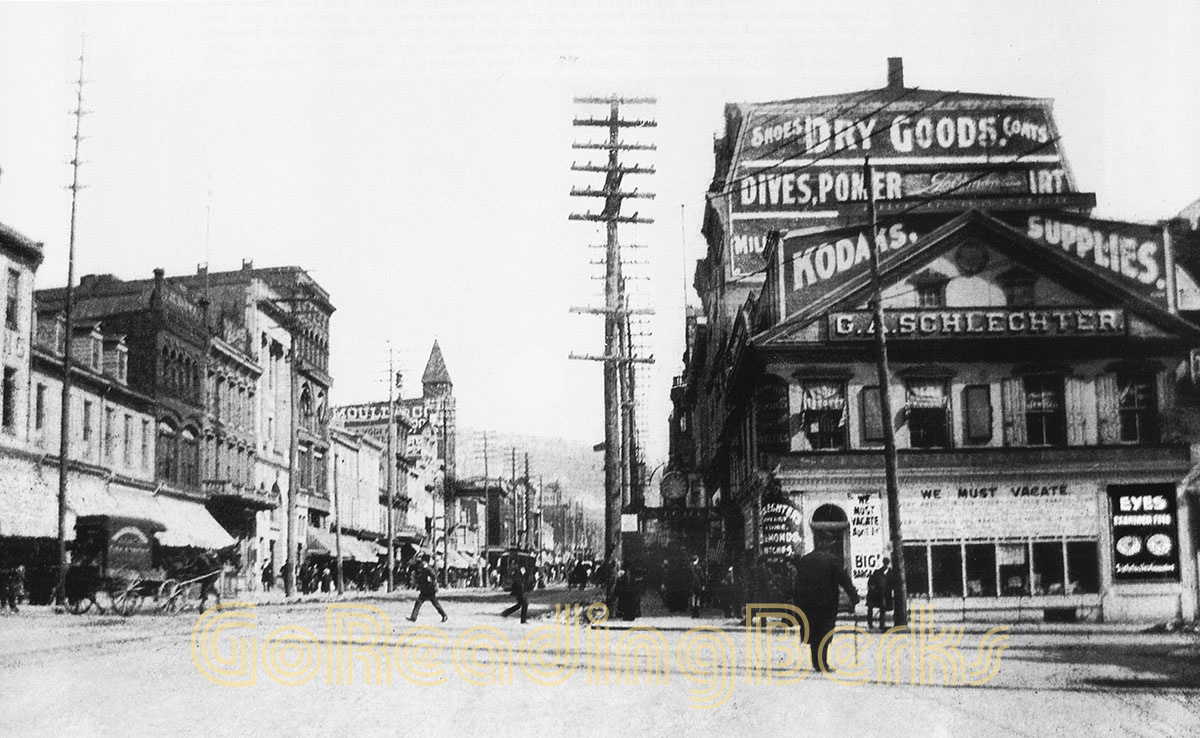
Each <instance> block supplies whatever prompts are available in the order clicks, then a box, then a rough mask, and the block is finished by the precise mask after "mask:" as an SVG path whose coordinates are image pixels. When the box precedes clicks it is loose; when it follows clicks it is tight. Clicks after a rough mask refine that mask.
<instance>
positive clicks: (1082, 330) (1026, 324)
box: [829, 308, 1126, 340]
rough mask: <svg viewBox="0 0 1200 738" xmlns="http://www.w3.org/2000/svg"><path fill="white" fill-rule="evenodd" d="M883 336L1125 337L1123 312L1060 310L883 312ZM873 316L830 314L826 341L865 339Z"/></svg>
mask: <svg viewBox="0 0 1200 738" xmlns="http://www.w3.org/2000/svg"><path fill="white" fill-rule="evenodd" d="M883 323H884V326H883V327H884V332H885V333H886V334H887V335H888V336H890V337H892V338H911V339H920V338H1006V337H1013V336H1037V337H1046V338H1060V337H1063V336H1092V337H1102V338H1110V337H1113V336H1120V335H1124V334H1125V326H1126V322H1125V311H1124V310H1097V309H1095V308H1061V309H1054V310H888V311H887V312H886V313H884V316H883ZM874 336H875V318H874V316H873V315H872V314H871V313H870V312H868V311H866V310H859V311H853V312H845V313H830V315H829V338H830V339H832V340H855V339H863V340H869V339H872V338H874Z"/></svg>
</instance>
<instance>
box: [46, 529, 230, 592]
mask: <svg viewBox="0 0 1200 738" xmlns="http://www.w3.org/2000/svg"><path fill="white" fill-rule="evenodd" d="M164 530H166V528H165V526H163V525H162V524H161V523H159V522H157V521H154V520H149V519H145V518H133V517H122V516H114V515H87V516H82V517H79V518H77V519H76V521H75V542H74V544H73V545H72V562H71V565H70V567H68V569H67V577H66V586H65V591H64V594H65V599H66V604H67V609H68V610H69V611H70V612H73V613H76V614H79V613H83V612H86V611H87V610H88V609H90V608H91V607H92V606H93V605H94V606H95V607H96V608H97V609H99V610H100V611H101V612H103V611H104V608H105V605H104V603H105V602H107V605H108V607H109V608H110V609H111V610H112V611H114V612H116V613H118V614H120V615H132V614H133V613H134V612H137V610H138V609H139V608H141V607H142V606H143V604H145V603H147V602H150V603H153V607H154V608H155V609H157V610H159V611H161V612H168V613H173V612H178V611H179V610H181V609H182V608H183V606H184V604H185V602H186V600H187V599H188V597H189V595H190V594H191V593H192V592H194V591H195V590H197V589H198V590H199V593H200V603H201V605H203V603H204V601H205V599H206V597H207V595H208V594H209V593H210V592H211V593H212V594H214V595H215V594H216V588H215V584H216V580H217V578H218V577H219V576H220V574H221V569H222V566H223V562H222V560H221V558H220V557H219V556H218V555H216V554H215V553H214V552H212V551H204V552H201V553H200V554H198V555H196V554H187V553H180V552H175V553H174V554H171V553H168V552H167V551H166V550H165V549H164V548H163V547H162V546H160V545H159V543H158V541H157V540H156V538H155V534H156V533H159V532H161V531H164ZM219 600H220V598H219V597H218V601H219Z"/></svg>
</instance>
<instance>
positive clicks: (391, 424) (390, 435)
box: [387, 346, 400, 592]
mask: <svg viewBox="0 0 1200 738" xmlns="http://www.w3.org/2000/svg"><path fill="white" fill-rule="evenodd" d="M399 384H400V376H399V375H398V374H396V366H395V364H394V363H393V361H392V347H391V346H388V430H387V460H388V463H387V591H388V592H391V591H393V590H394V589H395V588H396V523H395V517H396V510H395V506H396V401H395V399H394V396H393V393H392V390H393V389H398V385H399Z"/></svg>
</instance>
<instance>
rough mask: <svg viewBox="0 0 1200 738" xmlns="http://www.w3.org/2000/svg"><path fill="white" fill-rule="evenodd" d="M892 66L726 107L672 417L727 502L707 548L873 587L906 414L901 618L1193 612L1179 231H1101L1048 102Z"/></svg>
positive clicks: (705, 497)
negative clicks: (928, 607)
mask: <svg viewBox="0 0 1200 738" xmlns="http://www.w3.org/2000/svg"><path fill="white" fill-rule="evenodd" d="M891 71H892V76H891V79H890V84H889V85H888V86H887V87H884V88H881V89H878V90H868V91H863V92H857V93H852V94H847V95H831V96H823V97H818V98H804V99H797V100H787V101H780V102H773V103H764V104H739V105H729V106H727V110H726V121H727V127H726V132H725V136H724V138H723V139H721V140H719V141H717V143H716V150H717V166H716V174H715V177H714V181H713V185H712V189H711V191H710V193H709V198H708V211H707V214H706V218H705V231H704V232H705V235H706V237H707V239H708V245H709V250H708V254H707V256H706V258H705V259H703V260H702V261H701V262H700V263H699V265H698V268H697V276H696V289H697V291H698V292H699V294H700V297H701V301H702V303H703V310H702V314H700V315H690V316H689V319H688V325H687V334H688V336H687V338H688V341H687V352H686V354H685V361H686V368H685V371H684V373H683V374H682V375H681V376H680V377H679V378H678V379H677V380H676V383H675V387H674V389H673V391H672V398H673V401H674V411H673V414H672V419H671V422H672V428H671V439H672V452H671V464H672V466H673V471H679V472H681V473H682V474H683V475H684V478H685V479H690V480H691V485H690V487H691V490H690V491H691V492H693V493H695V492H696V491H698V492H699V494H698V495H696V497H698V498H699V499H695V500H693V502H694V503H695V504H700V505H711V506H714V507H716V508H717V509H718V510H719V511H720V515H721V527H720V533H719V534H718V535H717V536H715V537H714V540H713V541H711V543H712V545H713V548H714V549H715V550H718V551H722V552H723V556H724V557H725V559H726V561H727V562H728V563H732V564H735V565H737V566H739V567H741V568H742V569H743V571H744V572H745V573H747V574H749V573H750V572H751V570H752V569H753V568H754V567H758V568H759V569H760V570H766V571H767V573H768V574H769V570H770V569H771V568H772V567H773V566H775V563H774V562H776V561H779V560H781V559H786V558H789V557H792V556H795V555H798V554H800V553H803V552H805V551H808V550H810V549H811V548H812V547H813V545H814V541H815V540H817V539H820V538H827V539H828V540H829V541H830V542H831V543H833V544H834V546H835V549H836V550H837V551H838V553H839V555H840V556H841V558H842V561H843V563H844V565H845V566H846V568H847V569H849V570H850V572H851V574H852V576H853V578H854V580H855V581H856V582H857V584H858V586H859V588H860V590H861V589H863V588H864V587H865V580H866V577H867V576H868V574H869V573H870V572H871V571H872V570H874V569H875V568H877V567H878V566H879V563H880V561H881V559H882V558H883V557H885V556H888V555H890V552H889V548H888V546H889V540H890V536H891V526H892V525H893V524H896V523H897V521H894V520H892V519H890V518H889V516H888V514H887V509H888V506H887V499H886V497H887V496H886V494H885V456H884V449H883V446H884V440H885V430H886V428H887V427H888V426H889V425H890V426H891V428H892V429H893V431H894V435H895V440H896V445H897V447H898V449H899V450H898V454H897V457H898V469H899V471H898V478H899V483H898V486H899V503H900V504H899V510H900V515H899V518H898V522H899V524H900V525H901V528H900V530H901V532H902V534H903V539H904V547H903V555H902V559H903V561H902V564H903V570H904V573H905V578H906V580H907V588H908V592H909V597H910V602H911V601H929V602H930V603H932V604H934V605H936V606H937V607H938V608H939V610H941V611H943V612H944V611H948V610H950V611H954V612H956V613H961V614H962V615H963V616H964V617H972V616H978V617H984V616H993V615H995V614H996V613H1003V617H1006V618H1011V617H1036V618H1043V617H1045V618H1047V619H1051V618H1063V619H1091V620H1096V619H1105V620H1139V619H1168V618H1173V617H1180V616H1182V617H1187V618H1193V617H1195V616H1196V611H1197V598H1196V593H1197V584H1196V582H1197V579H1196V576H1197V575H1196V557H1195V550H1196V549H1195V543H1194V540H1193V536H1194V535H1195V530H1194V529H1193V527H1192V525H1191V524H1190V523H1189V520H1191V517H1192V515H1193V512H1192V509H1193V507H1194V506H1195V504H1196V502H1195V496H1194V493H1192V492H1190V491H1189V490H1190V487H1191V481H1190V480H1191V479H1192V478H1193V477H1194V476H1196V475H1195V474H1192V473H1191V470H1192V468H1193V464H1194V463H1195V459H1194V458H1193V454H1192V452H1191V449H1190V447H1189V441H1191V440H1192V439H1195V438H1197V430H1198V426H1197V424H1196V422H1195V419H1194V416H1195V413H1194V409H1193V407H1192V406H1190V404H1189V402H1188V401H1185V400H1183V399H1181V398H1185V397H1186V398H1190V397H1194V396H1195V395H1194V392H1195V390H1194V385H1193V382H1194V380H1195V370H1194V368H1192V364H1189V355H1190V354H1189V352H1190V351H1192V349H1193V348H1194V347H1196V346H1197V345H1200V344H1198V342H1200V328H1198V327H1197V324H1196V323H1195V322H1194V321H1193V320H1191V319H1189V311H1188V305H1186V304H1181V298H1180V296H1181V295H1185V294H1191V293H1194V291H1195V284H1194V281H1193V279H1192V277H1191V275H1190V274H1189V272H1188V271H1187V270H1186V269H1181V268H1179V266H1178V265H1177V263H1176V261H1177V260H1176V257H1175V252H1176V250H1177V249H1178V248H1179V246H1180V245H1179V243H1178V241H1179V238H1178V236H1177V230H1178V229H1176V228H1175V227H1174V226H1173V225H1172V224H1170V223H1164V224H1156V225H1148V226H1147V225H1138V224H1132V223H1121V222H1116V221H1105V220H1099V219H1095V218H1091V217H1090V211H1091V208H1092V207H1093V206H1094V204H1095V197H1094V196H1093V195H1090V194H1088V193H1080V192H1077V190H1076V187H1075V182H1074V180H1073V177H1072V175H1071V170H1070V168H1069V165H1068V163H1067V161H1066V159H1065V157H1064V156H1063V154H1062V150H1061V146H1060V143H1059V140H1058V135H1057V132H1056V129H1055V126H1054V120H1053V115H1052V105H1051V103H1050V101H1048V100H1039V99H1030V98H1022V97H1010V96H1002V95H990V94H989V95H980V94H967V93H947V92H937V91H928V90H917V89H915V88H908V87H905V86H904V83H903V80H902V71H901V70H900V69H899V66H898V64H897V63H895V62H893V68H892V70H891ZM864 154H869V155H870V156H869V159H870V161H871V162H872V167H873V168H872V169H869V170H868V169H865V168H864V159H865V158H866V157H864ZM868 199H873V200H874V201H875V203H876V207H877V210H878V221H877V223H876V224H875V227H874V228H872V227H871V223H870V220H869V215H868V210H867V208H866V204H867V200H868ZM872 251H877V252H878V253H879V254H880V262H881V266H880V284H881V285H882V289H881V303H882V309H883V327H884V330H885V333H886V335H887V347H888V353H889V358H890V372H889V374H888V376H887V378H886V384H882V385H881V382H880V374H879V373H878V372H877V367H876V357H877V351H876V345H875V342H874V332H875V319H876V318H875V313H874V310H875V302H874V293H873V280H872V278H871V254H872ZM885 395H886V398H887V400H888V403H886V404H885V403H884V402H883V397H884V396H885ZM1191 402H1194V400H1192V401H1191ZM889 406H890V408H891V414H890V415H886V414H885V413H884V408H886V407H889ZM687 491H688V490H686V489H685V493H686V492H687Z"/></svg>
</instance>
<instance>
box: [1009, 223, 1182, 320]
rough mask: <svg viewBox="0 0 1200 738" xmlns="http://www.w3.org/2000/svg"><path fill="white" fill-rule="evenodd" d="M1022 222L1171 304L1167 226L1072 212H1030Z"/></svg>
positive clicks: (1050, 243) (1040, 238)
mask: <svg viewBox="0 0 1200 738" xmlns="http://www.w3.org/2000/svg"><path fill="white" fill-rule="evenodd" d="M1020 226H1021V227H1022V228H1023V230H1024V232H1025V235H1026V236H1027V237H1029V238H1031V239H1032V240H1034V241H1037V242H1038V243H1040V244H1042V245H1044V246H1046V247H1048V248H1052V249H1055V250H1057V251H1059V252H1061V253H1063V254H1066V255H1068V256H1071V257H1073V258H1074V259H1076V260H1078V261H1079V263H1080V264H1083V265H1084V266H1086V267H1088V268H1089V269H1094V270H1096V271H1099V272H1102V273H1103V274H1105V275H1107V276H1109V277H1112V278H1113V279H1116V280H1117V281H1118V282H1121V283H1122V284H1123V285H1125V286H1126V287H1127V288H1129V289H1131V290H1133V291H1135V292H1137V293H1139V294H1141V295H1142V296H1143V297H1145V298H1147V299H1149V300H1153V301H1155V302H1158V303H1159V304H1161V305H1162V306H1163V307H1166V306H1167V278H1166V277H1167V267H1166V244H1165V242H1164V238H1163V232H1162V229H1161V228H1159V227H1157V226H1147V225H1138V224H1136V223H1121V222H1117V221H1112V220H1097V219H1095V218H1085V217H1082V216H1077V215H1070V214H1067V213H1055V214H1053V215H1030V216H1028V217H1027V218H1026V219H1025V221H1024V222H1023V223H1021V224H1020Z"/></svg>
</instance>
